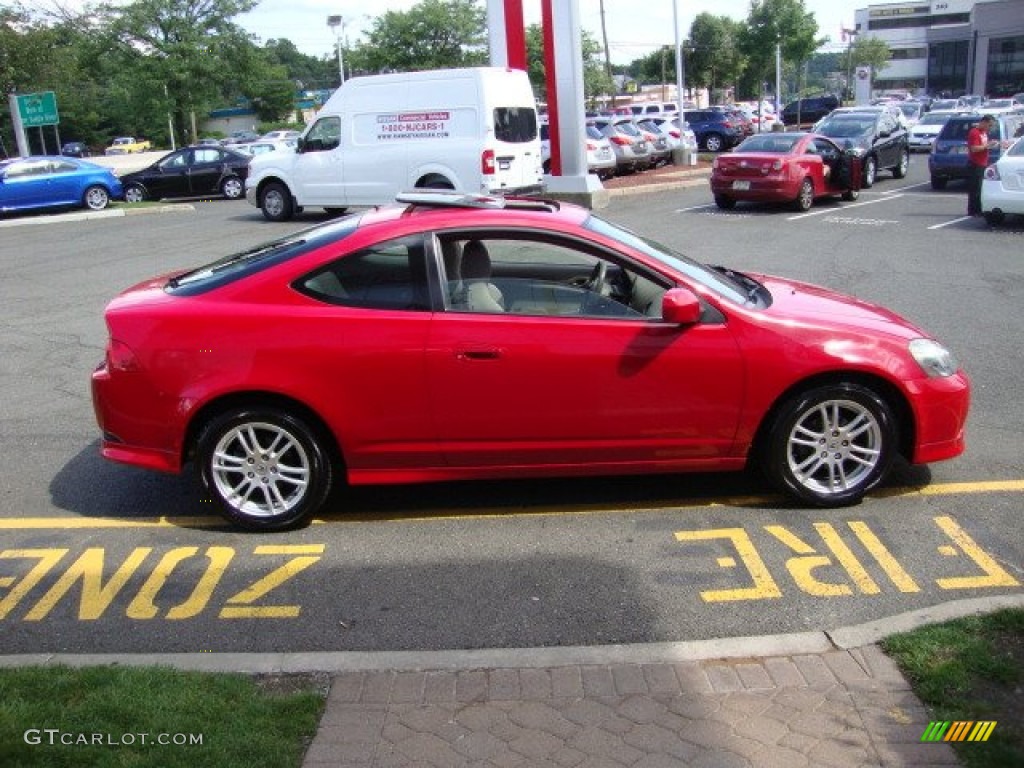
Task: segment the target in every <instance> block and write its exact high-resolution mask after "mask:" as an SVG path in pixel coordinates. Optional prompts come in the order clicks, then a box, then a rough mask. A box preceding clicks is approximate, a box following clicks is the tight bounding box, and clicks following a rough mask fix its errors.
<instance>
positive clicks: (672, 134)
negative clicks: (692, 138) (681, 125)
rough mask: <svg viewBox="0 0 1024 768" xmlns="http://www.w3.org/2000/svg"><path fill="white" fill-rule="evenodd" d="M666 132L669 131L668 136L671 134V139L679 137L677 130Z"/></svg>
mask: <svg viewBox="0 0 1024 768" xmlns="http://www.w3.org/2000/svg"><path fill="white" fill-rule="evenodd" d="M668 133H669V136H671V137H672V138H673V139H678V138H679V131H669V132H668Z"/></svg>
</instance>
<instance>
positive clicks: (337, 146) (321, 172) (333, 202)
mask: <svg viewBox="0 0 1024 768" xmlns="http://www.w3.org/2000/svg"><path fill="white" fill-rule="evenodd" d="M344 151H345V150H344V148H343V147H342V146H341V117H340V116H339V115H326V116H324V117H321V118H320V119H319V120H317V121H316V123H314V124H313V127H311V128H310V129H309V130H308V131H307V132H306V135H305V136H303V138H302V140H301V141H300V144H299V147H298V148H297V149H296V152H297V157H296V163H295V179H294V182H295V187H296V188H295V189H294V190H293V191H294V193H295V197H296V198H297V199H298V201H299V205H319V206H324V207H332V208H333V207H344V206H345V205H347V204H348V200H347V197H346V194H345V163H344V154H343V153H344Z"/></svg>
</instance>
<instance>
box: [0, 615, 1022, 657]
mask: <svg viewBox="0 0 1024 768" xmlns="http://www.w3.org/2000/svg"><path fill="white" fill-rule="evenodd" d="M1003 608H1024V595H1000V596H996V597H987V598H976V599H969V600H957V601H953V602H948V603H943V604H941V605H937V606H932V607H930V608H924V609H920V610H915V611H909V612H907V613H903V614H898V615H896V616H892V617H888V618H885V619H879V620H877V621H871V622H867V623H864V624H859V625H854V626H850V627H844V628H840V629H835V630H826V631H814V632H798V633H792V634H783V635H765V636H761V637H757V636H752V637H728V638H721V639H717V640H696V641H691V642H667V643H634V644H628V645H599V646H563V647H554V648H490V649H470V650H453V651H334V652H323V653H127V654H121V653H119V654H74V653H53V654H46V653H40V654H14V655H9V656H0V668H4V667H19V666H30V665H37V666H53V665H66V666H70V667H88V666H101V665H107V664H116V665H120V666H170V667H174V668H176V669H188V670H196V671H203V672H245V673H250V674H277V673H300V672H327V673H334V672H352V671H364V672H365V671H395V672H423V671H428V670H429V671H435V670H437V671H442V670H443V671H465V670H477V669H548V668H558V667H568V666H591V665H594V666H607V665H613V664H673V663H678V662H687V661H709V660H717V659H722V660H727V659H752V658H766V657H777V656H803V655H810V654H820V653H828V652H830V651H834V650H837V649H839V650H851V649H854V648H860V647H864V646H868V645H872V644H874V643H876V642H878V641H879V640H881V639H883V638H885V637H887V636H889V635H893V634H897V633H899V632H906V631H908V630H911V629H915V628H917V627H921V626H926V625H928V624H936V623H940V622H944V621H949V620H950V619H956V618H960V617H963V616H971V615H976V614H982V613H991V612H994V611H997V610H1000V609H1003Z"/></svg>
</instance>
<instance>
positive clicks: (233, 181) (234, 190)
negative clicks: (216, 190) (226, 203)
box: [220, 176, 245, 200]
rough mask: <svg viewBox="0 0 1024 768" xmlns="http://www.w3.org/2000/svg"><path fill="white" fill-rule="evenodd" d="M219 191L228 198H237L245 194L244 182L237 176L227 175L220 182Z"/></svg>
mask: <svg viewBox="0 0 1024 768" xmlns="http://www.w3.org/2000/svg"><path fill="white" fill-rule="evenodd" d="M220 191H221V194H223V195H224V197H226V198H227V199H228V200H237V199H238V198H240V197H241V196H242V195H244V194H245V183H244V182H243V181H242V180H241V179H240V178H238V177H237V176H229V177H228V178H226V179H224V181H222V182H221V183H220Z"/></svg>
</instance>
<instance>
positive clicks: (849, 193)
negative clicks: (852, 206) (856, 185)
mask: <svg viewBox="0 0 1024 768" xmlns="http://www.w3.org/2000/svg"><path fill="white" fill-rule="evenodd" d="M859 197H860V190H859V189H848V190H846V191H845V192H843V200H846V201H847V202H850V203H852V202H853V201H854V200H856V199H857V198H859Z"/></svg>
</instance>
